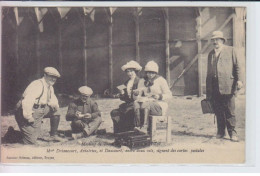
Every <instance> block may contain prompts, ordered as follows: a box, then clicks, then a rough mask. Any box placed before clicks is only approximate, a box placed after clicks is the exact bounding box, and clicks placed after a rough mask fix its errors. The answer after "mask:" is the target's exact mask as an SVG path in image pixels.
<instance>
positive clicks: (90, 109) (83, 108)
mask: <svg viewBox="0 0 260 176" xmlns="http://www.w3.org/2000/svg"><path fill="white" fill-rule="evenodd" d="M77 111H80V112H81V113H84V114H85V113H90V114H91V118H92V119H95V118H97V117H100V116H101V113H100V111H99V109H98V105H97V103H96V102H95V101H94V100H92V99H91V98H89V99H88V101H87V102H86V103H83V102H82V101H81V99H80V98H79V99H77V100H75V101H73V102H72V103H70V104H69V107H68V112H67V115H66V120H67V121H73V120H77V116H76V112H77Z"/></svg>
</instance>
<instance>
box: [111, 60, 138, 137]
mask: <svg viewBox="0 0 260 176" xmlns="http://www.w3.org/2000/svg"><path fill="white" fill-rule="evenodd" d="M121 69H122V70H123V71H124V72H125V73H126V74H127V76H128V80H127V81H126V82H125V83H124V85H122V86H119V87H120V88H119V91H120V94H119V98H120V99H121V100H122V101H124V103H123V104H121V105H120V106H119V108H118V109H114V110H112V111H111V113H110V115H111V118H112V120H113V124H114V133H119V132H124V131H130V130H133V129H134V127H135V126H136V122H135V121H134V97H135V96H134V94H133V90H135V89H137V85H138V82H139V80H140V79H139V77H138V76H137V73H138V72H139V71H141V69H142V67H141V66H140V65H139V63H137V62H136V61H133V60H132V61H130V62H127V63H126V64H125V65H123V66H122V67H121Z"/></svg>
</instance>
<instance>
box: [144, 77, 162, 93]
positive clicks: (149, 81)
mask: <svg viewBox="0 0 260 176" xmlns="http://www.w3.org/2000/svg"><path fill="white" fill-rule="evenodd" d="M159 77H160V76H159V75H155V77H153V78H152V79H148V77H147V76H145V77H144V80H145V81H144V86H145V87H147V88H148V91H147V92H148V93H150V92H151V86H153V84H154V80H156V79H157V78H159Z"/></svg>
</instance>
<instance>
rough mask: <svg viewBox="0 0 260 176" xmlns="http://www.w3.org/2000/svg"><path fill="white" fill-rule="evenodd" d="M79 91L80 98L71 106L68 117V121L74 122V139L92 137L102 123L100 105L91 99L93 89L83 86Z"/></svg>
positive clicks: (72, 125)
mask: <svg viewBox="0 0 260 176" xmlns="http://www.w3.org/2000/svg"><path fill="white" fill-rule="evenodd" d="M78 90H79V93H80V94H81V95H80V98H79V99H76V100H74V101H73V102H72V103H70V104H69V107H68V112H67V115H66V120H67V121H72V122H71V129H72V137H73V138H81V137H88V136H90V135H91V134H93V133H95V132H96V131H97V129H98V127H99V126H100V124H101V122H102V120H101V113H100V111H99V109H98V105H97V103H96V102H95V101H93V100H92V99H91V98H90V96H91V95H92V94H93V91H92V89H91V88H89V87H87V86H82V87H80V88H79V89H78Z"/></svg>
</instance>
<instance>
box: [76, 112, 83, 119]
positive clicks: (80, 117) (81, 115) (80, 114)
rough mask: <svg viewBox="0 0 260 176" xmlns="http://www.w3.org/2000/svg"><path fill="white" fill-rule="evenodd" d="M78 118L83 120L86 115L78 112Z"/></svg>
mask: <svg viewBox="0 0 260 176" xmlns="http://www.w3.org/2000/svg"><path fill="white" fill-rule="evenodd" d="M76 116H77V117H78V119H82V118H83V117H84V114H82V113H81V112H80V111H77V112H76Z"/></svg>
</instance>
